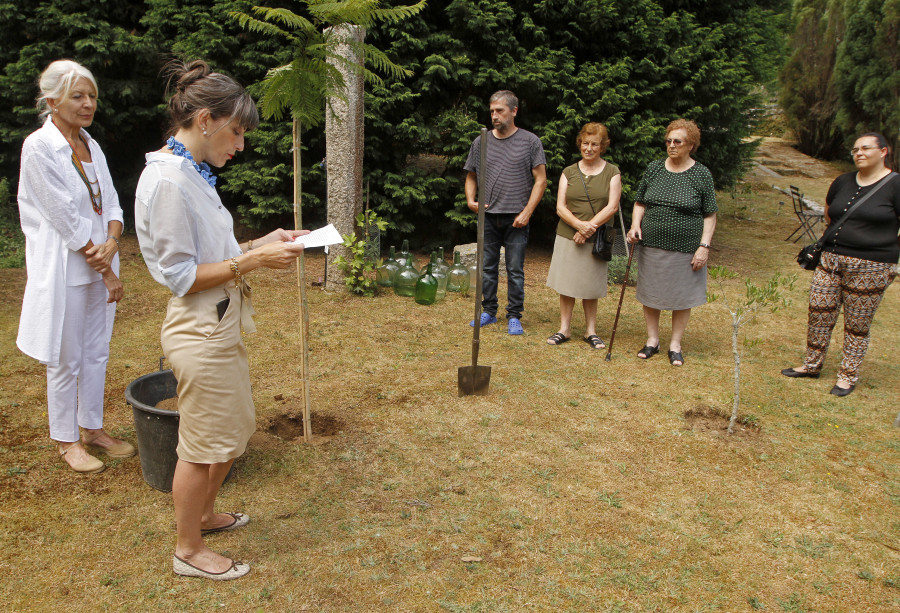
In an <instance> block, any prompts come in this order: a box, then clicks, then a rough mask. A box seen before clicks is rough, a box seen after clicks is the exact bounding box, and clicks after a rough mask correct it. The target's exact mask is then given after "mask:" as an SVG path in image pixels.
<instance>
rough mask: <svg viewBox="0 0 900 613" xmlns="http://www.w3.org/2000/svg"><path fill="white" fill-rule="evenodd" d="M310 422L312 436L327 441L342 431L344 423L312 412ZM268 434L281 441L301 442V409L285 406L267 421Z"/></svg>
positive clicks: (335, 418) (266, 429) (299, 407)
mask: <svg viewBox="0 0 900 613" xmlns="http://www.w3.org/2000/svg"><path fill="white" fill-rule="evenodd" d="M309 417H310V421H311V422H312V434H313V436H314V437H315V438H316V439H317V440H322V439H325V440H328V439H331V438H333V437H335V436H337V435H338V434H339V433H340V432H342V431H343V430H344V421H343V420H342V419H339V418H337V417H332V416H331V415H322V414H320V413H316V412H315V411H313V412H312V413H310V416H309ZM265 431H266V432H268V433H269V434H271V435H273V436H276V437H278V438H280V439H281V440H283V441H296V442H302V441H301V440H300V439H301V437H302V436H303V408H302V407H301V406H299V405H297V406H296V407H292V406H286V407H285V408H284V409H283V410H282V412H281V413H280V414H278V415H276V416H274V417H272V418H270V420H269V424H268V425H267V426H266V427H265Z"/></svg>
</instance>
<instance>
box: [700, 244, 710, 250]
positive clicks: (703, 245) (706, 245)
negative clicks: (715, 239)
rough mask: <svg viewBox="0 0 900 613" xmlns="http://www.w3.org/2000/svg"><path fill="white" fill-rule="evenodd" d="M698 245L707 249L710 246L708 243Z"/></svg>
mask: <svg viewBox="0 0 900 613" xmlns="http://www.w3.org/2000/svg"><path fill="white" fill-rule="evenodd" d="M700 246H701V247H706V248H707V249H710V248H711V247H710V245H709V243H700Z"/></svg>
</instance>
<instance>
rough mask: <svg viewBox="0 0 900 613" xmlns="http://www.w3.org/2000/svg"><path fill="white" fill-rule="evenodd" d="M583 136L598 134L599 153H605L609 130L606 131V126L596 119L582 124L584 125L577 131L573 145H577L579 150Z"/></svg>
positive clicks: (607, 145)
mask: <svg viewBox="0 0 900 613" xmlns="http://www.w3.org/2000/svg"><path fill="white" fill-rule="evenodd" d="M585 136H599V137H600V155H603V154H604V153H606V148H607V147H609V132H607V130H606V126H604V125H603V124H602V123H600V122H598V121H592V122H590V123H586V124H584V127H582V128H581V132H579V133H578V138H576V139H575V146H576V147H578V149H579V150H581V143H582V141H584V137H585Z"/></svg>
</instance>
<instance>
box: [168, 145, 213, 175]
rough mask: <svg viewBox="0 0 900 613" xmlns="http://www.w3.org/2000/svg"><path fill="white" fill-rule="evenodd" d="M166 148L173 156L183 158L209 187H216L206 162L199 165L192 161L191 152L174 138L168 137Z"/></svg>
mask: <svg viewBox="0 0 900 613" xmlns="http://www.w3.org/2000/svg"><path fill="white" fill-rule="evenodd" d="M166 146H167V147H168V148H169V149H171V150H172V153H173V154H174V155H180V156H181V157H183V158H185V159H186V160H187V161H189V162H190V163H191V164H193V165H194V168H195V169H196V170H197V172H199V173H200V176H201V177H203V180H204V181H206V182H207V183H209V186H210V187H215V186H216V175H214V174H213V173H212V170H210V168H209V164H207V163H206V162H200V163H199V164H198V163H197V162H195V161H194V156H192V155H191V152H190V151H188V150H187V149H185V148H184V144H183V143H181V142H179V141H177V140H175V137H174V136H170V137H169V140H167V141H166Z"/></svg>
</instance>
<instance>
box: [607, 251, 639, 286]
mask: <svg viewBox="0 0 900 613" xmlns="http://www.w3.org/2000/svg"><path fill="white" fill-rule="evenodd" d="M626 264H628V258H627V257H625V256H623V255H614V256H613V258H612V260H610V261H609V263H608V265H607V276H606V282H607V283H608V284H609V285H619V284H620V283H622V281H624V280H625V265H626ZM637 278H638V267H637V260H632V261H631V272H630V273H628V285H631V286H635V285H637Z"/></svg>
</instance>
